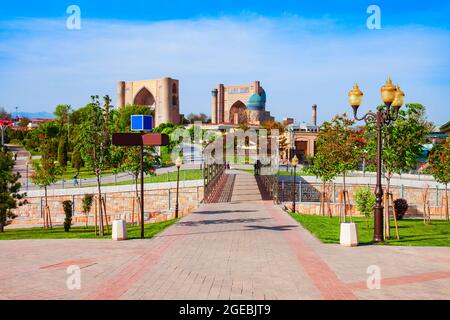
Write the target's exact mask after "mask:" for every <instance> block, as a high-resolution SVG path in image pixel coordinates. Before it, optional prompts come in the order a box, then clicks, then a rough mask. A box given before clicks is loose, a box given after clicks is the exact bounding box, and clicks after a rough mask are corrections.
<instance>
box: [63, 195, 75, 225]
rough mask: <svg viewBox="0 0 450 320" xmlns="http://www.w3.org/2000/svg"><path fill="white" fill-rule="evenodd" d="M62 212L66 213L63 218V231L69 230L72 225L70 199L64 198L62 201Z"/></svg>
mask: <svg viewBox="0 0 450 320" xmlns="http://www.w3.org/2000/svg"><path fill="white" fill-rule="evenodd" d="M62 204H63V208H64V214H65V215H66V217H65V219H64V231H65V232H69V230H70V227H71V226H72V204H73V203H72V201H70V200H66V201H63V203H62Z"/></svg>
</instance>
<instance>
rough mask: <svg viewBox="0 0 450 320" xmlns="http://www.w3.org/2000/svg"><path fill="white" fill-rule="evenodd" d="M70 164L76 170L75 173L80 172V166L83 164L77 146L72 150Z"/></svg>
mask: <svg viewBox="0 0 450 320" xmlns="http://www.w3.org/2000/svg"><path fill="white" fill-rule="evenodd" d="M71 164H72V168H74V169H76V170H77V174H80V170H81V167H82V166H83V159H82V158H81V152H80V150H79V149H78V148H76V149H75V150H73V152H72V159H71Z"/></svg>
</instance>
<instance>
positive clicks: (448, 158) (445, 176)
mask: <svg viewBox="0 0 450 320" xmlns="http://www.w3.org/2000/svg"><path fill="white" fill-rule="evenodd" d="M429 163H430V167H429V171H430V172H431V174H432V175H433V177H434V178H435V179H436V181H437V182H440V183H443V184H444V185H445V219H446V220H447V221H448V220H449V212H448V184H449V182H450V138H448V139H447V141H446V142H444V143H443V144H442V145H437V146H435V147H434V148H433V149H432V150H431V153H430V155H429Z"/></svg>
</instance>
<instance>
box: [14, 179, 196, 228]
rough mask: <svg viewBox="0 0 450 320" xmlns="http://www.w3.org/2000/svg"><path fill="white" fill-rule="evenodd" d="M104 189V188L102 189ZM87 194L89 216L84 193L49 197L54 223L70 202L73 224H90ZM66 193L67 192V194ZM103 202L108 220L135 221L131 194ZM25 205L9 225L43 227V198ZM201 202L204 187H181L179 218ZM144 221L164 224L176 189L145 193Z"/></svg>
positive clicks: (92, 216)
mask: <svg viewBox="0 0 450 320" xmlns="http://www.w3.org/2000/svg"><path fill="white" fill-rule="evenodd" d="M105 189H106V188H105ZM86 191H89V192H86V194H94V201H93V204H92V208H91V211H90V213H89V214H84V213H83V212H82V210H83V198H84V193H82V192H78V193H77V194H57V195H49V196H48V206H49V208H50V214H51V219H52V223H53V224H62V223H63V221H64V211H63V207H62V202H63V201H64V200H70V201H72V203H73V208H74V210H73V212H74V215H73V220H72V221H73V223H83V224H84V223H86V220H88V223H89V224H93V223H94V221H95V213H96V212H98V203H99V202H98V198H97V195H96V193H95V192H93V190H86ZM69 192H70V191H68V192H67V193H69ZM102 197H103V198H104V201H105V203H106V212H107V216H108V220H109V221H112V220H114V219H125V220H126V221H129V222H131V221H135V222H136V221H137V219H138V212H139V204H138V202H137V201H136V198H135V192H134V191H131V190H130V191H120V192H109V191H106V192H105V193H103V194H102ZM27 200H28V202H29V203H28V204H26V205H24V206H21V207H19V208H17V209H16V210H15V211H14V213H15V214H16V215H17V216H18V217H17V218H16V219H14V220H13V221H12V224H19V225H20V224H25V225H33V224H35V225H40V224H42V222H43V221H42V212H43V209H44V208H45V198H44V196H42V195H32V196H28V198H27ZM202 200H203V186H199V185H197V186H195V185H194V186H187V187H181V188H180V191H179V215H180V216H182V215H186V214H187V213H189V212H191V211H193V210H195V209H196V208H197V207H198V206H199V205H200V203H201V201H202ZM144 201H145V202H144V212H145V215H144V219H145V221H146V222H156V221H164V220H167V219H168V218H170V217H173V216H174V211H175V204H176V188H173V187H168V188H162V189H156V190H147V191H145V193H144Z"/></svg>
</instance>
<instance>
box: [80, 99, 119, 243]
mask: <svg viewBox="0 0 450 320" xmlns="http://www.w3.org/2000/svg"><path fill="white" fill-rule="evenodd" d="M91 98H92V102H91V103H90V104H88V105H87V106H86V107H87V110H86V115H87V116H86V118H85V119H83V122H82V123H81V125H80V127H79V130H80V132H79V136H78V139H79V140H78V148H79V150H80V153H81V156H82V158H83V160H84V162H85V163H86V165H87V166H89V167H90V168H92V171H93V173H94V174H95V177H96V179H97V197H98V199H97V201H98V209H99V233H100V235H101V236H103V235H104V234H105V231H104V223H105V222H106V226H107V228H109V227H108V218H107V214H106V204H105V202H104V201H103V197H102V192H101V176H102V173H103V171H104V170H105V169H106V168H107V167H108V165H109V163H110V158H111V157H110V155H111V154H110V146H111V134H110V128H111V126H112V124H111V122H112V121H111V113H110V109H111V105H110V103H111V99H110V98H109V96H105V97H104V98H103V107H102V106H101V105H100V101H99V97H98V96H92V97H91Z"/></svg>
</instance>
